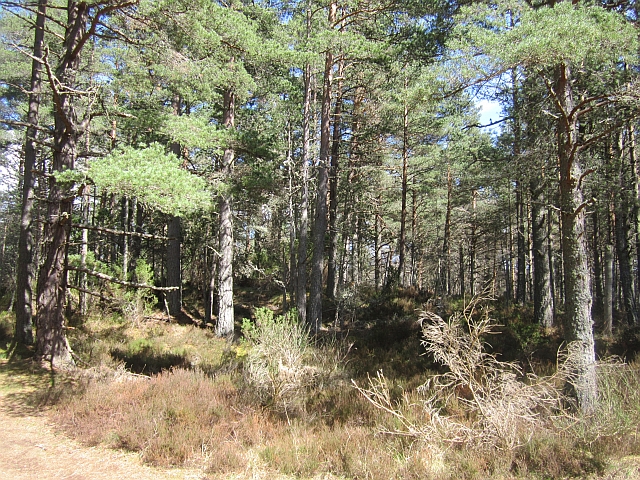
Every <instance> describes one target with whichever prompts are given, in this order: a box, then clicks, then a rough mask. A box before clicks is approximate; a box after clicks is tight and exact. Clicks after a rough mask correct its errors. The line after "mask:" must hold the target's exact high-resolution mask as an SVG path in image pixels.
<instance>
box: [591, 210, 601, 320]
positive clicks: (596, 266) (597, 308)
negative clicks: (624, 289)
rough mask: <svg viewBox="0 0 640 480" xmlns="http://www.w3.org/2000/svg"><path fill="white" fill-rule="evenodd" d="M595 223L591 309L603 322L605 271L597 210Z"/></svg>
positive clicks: (594, 216) (593, 220)
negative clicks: (593, 293)
mask: <svg viewBox="0 0 640 480" xmlns="http://www.w3.org/2000/svg"><path fill="white" fill-rule="evenodd" d="M592 222H593V237H592V241H593V243H592V250H593V281H594V292H595V295H594V299H593V306H592V308H591V312H592V316H593V318H594V320H596V321H597V320H600V321H601V320H602V317H603V312H604V293H603V290H602V288H603V287H602V285H603V275H604V274H603V269H602V259H601V258H600V256H601V248H600V242H599V231H600V227H599V225H598V209H597V208H596V209H595V210H594V212H593V216H592Z"/></svg>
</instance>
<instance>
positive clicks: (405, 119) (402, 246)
mask: <svg viewBox="0 0 640 480" xmlns="http://www.w3.org/2000/svg"><path fill="white" fill-rule="evenodd" d="M408 82H409V81H408V79H407V78H406V77H405V80H404V89H405V93H406V90H407V87H408ZM408 144H409V105H408V104H407V99H406V97H405V98H404V99H403V105H402V192H401V193H402V195H401V206H400V238H399V239H398V252H399V259H398V285H400V286H404V269H405V250H406V243H407V189H408V182H409V178H408V177H409V145H408ZM449 175H450V172H449ZM448 192H449V191H448ZM447 205H448V204H447ZM447 212H448V210H447ZM445 231H446V226H445ZM445 236H446V233H445ZM446 242H447V240H445V243H446ZM447 274H448V272H447Z"/></svg>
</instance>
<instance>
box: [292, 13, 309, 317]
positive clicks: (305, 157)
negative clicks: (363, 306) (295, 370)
mask: <svg viewBox="0 0 640 480" xmlns="http://www.w3.org/2000/svg"><path fill="white" fill-rule="evenodd" d="M306 13H307V36H309V35H310V34H311V15H312V11H311V1H310V0H309V2H308V4H307V12H306ZM303 79H304V99H303V106H302V109H303V111H302V158H301V159H300V177H301V179H300V181H301V182H302V192H301V195H300V224H299V225H298V265H297V274H296V309H297V310H298V318H299V320H300V322H302V323H303V324H304V323H306V322H307V247H308V244H309V161H310V159H311V152H310V150H311V120H312V119H311V93H312V92H311V65H308V64H307V65H305V68H304V76H303Z"/></svg>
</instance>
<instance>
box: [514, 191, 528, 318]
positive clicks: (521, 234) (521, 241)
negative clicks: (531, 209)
mask: <svg viewBox="0 0 640 480" xmlns="http://www.w3.org/2000/svg"><path fill="white" fill-rule="evenodd" d="M524 203H525V200H524V189H523V186H522V182H521V181H517V182H516V220H517V222H518V224H517V228H516V232H517V246H518V261H517V264H516V271H517V282H516V302H517V303H519V304H520V305H523V304H524V302H525V300H526V295H527V292H526V285H527V277H526V264H527V258H526V253H527V252H526V248H527V247H526V238H525V228H524V221H525V215H524V212H525V208H524Z"/></svg>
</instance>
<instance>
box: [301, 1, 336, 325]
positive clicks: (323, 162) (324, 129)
mask: <svg viewBox="0 0 640 480" xmlns="http://www.w3.org/2000/svg"><path fill="white" fill-rule="evenodd" d="M336 13H337V4H336V2H335V1H332V2H331V4H330V5H329V25H331V26H333V25H334V24H335V21H336ZM332 84H333V53H332V52H331V50H328V51H327V52H326V54H325V67H324V80H323V89H322V113H321V119H320V158H319V159H318V182H317V192H316V211H315V222H314V226H313V258H312V260H311V285H310V288H309V312H308V316H307V322H308V323H309V324H310V326H311V330H312V332H313V333H318V332H319V331H320V327H321V326H322V277H323V271H324V257H325V252H324V243H325V235H326V232H327V193H328V187H329V185H328V183H329V171H328V162H329V148H330V143H331V92H332Z"/></svg>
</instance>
